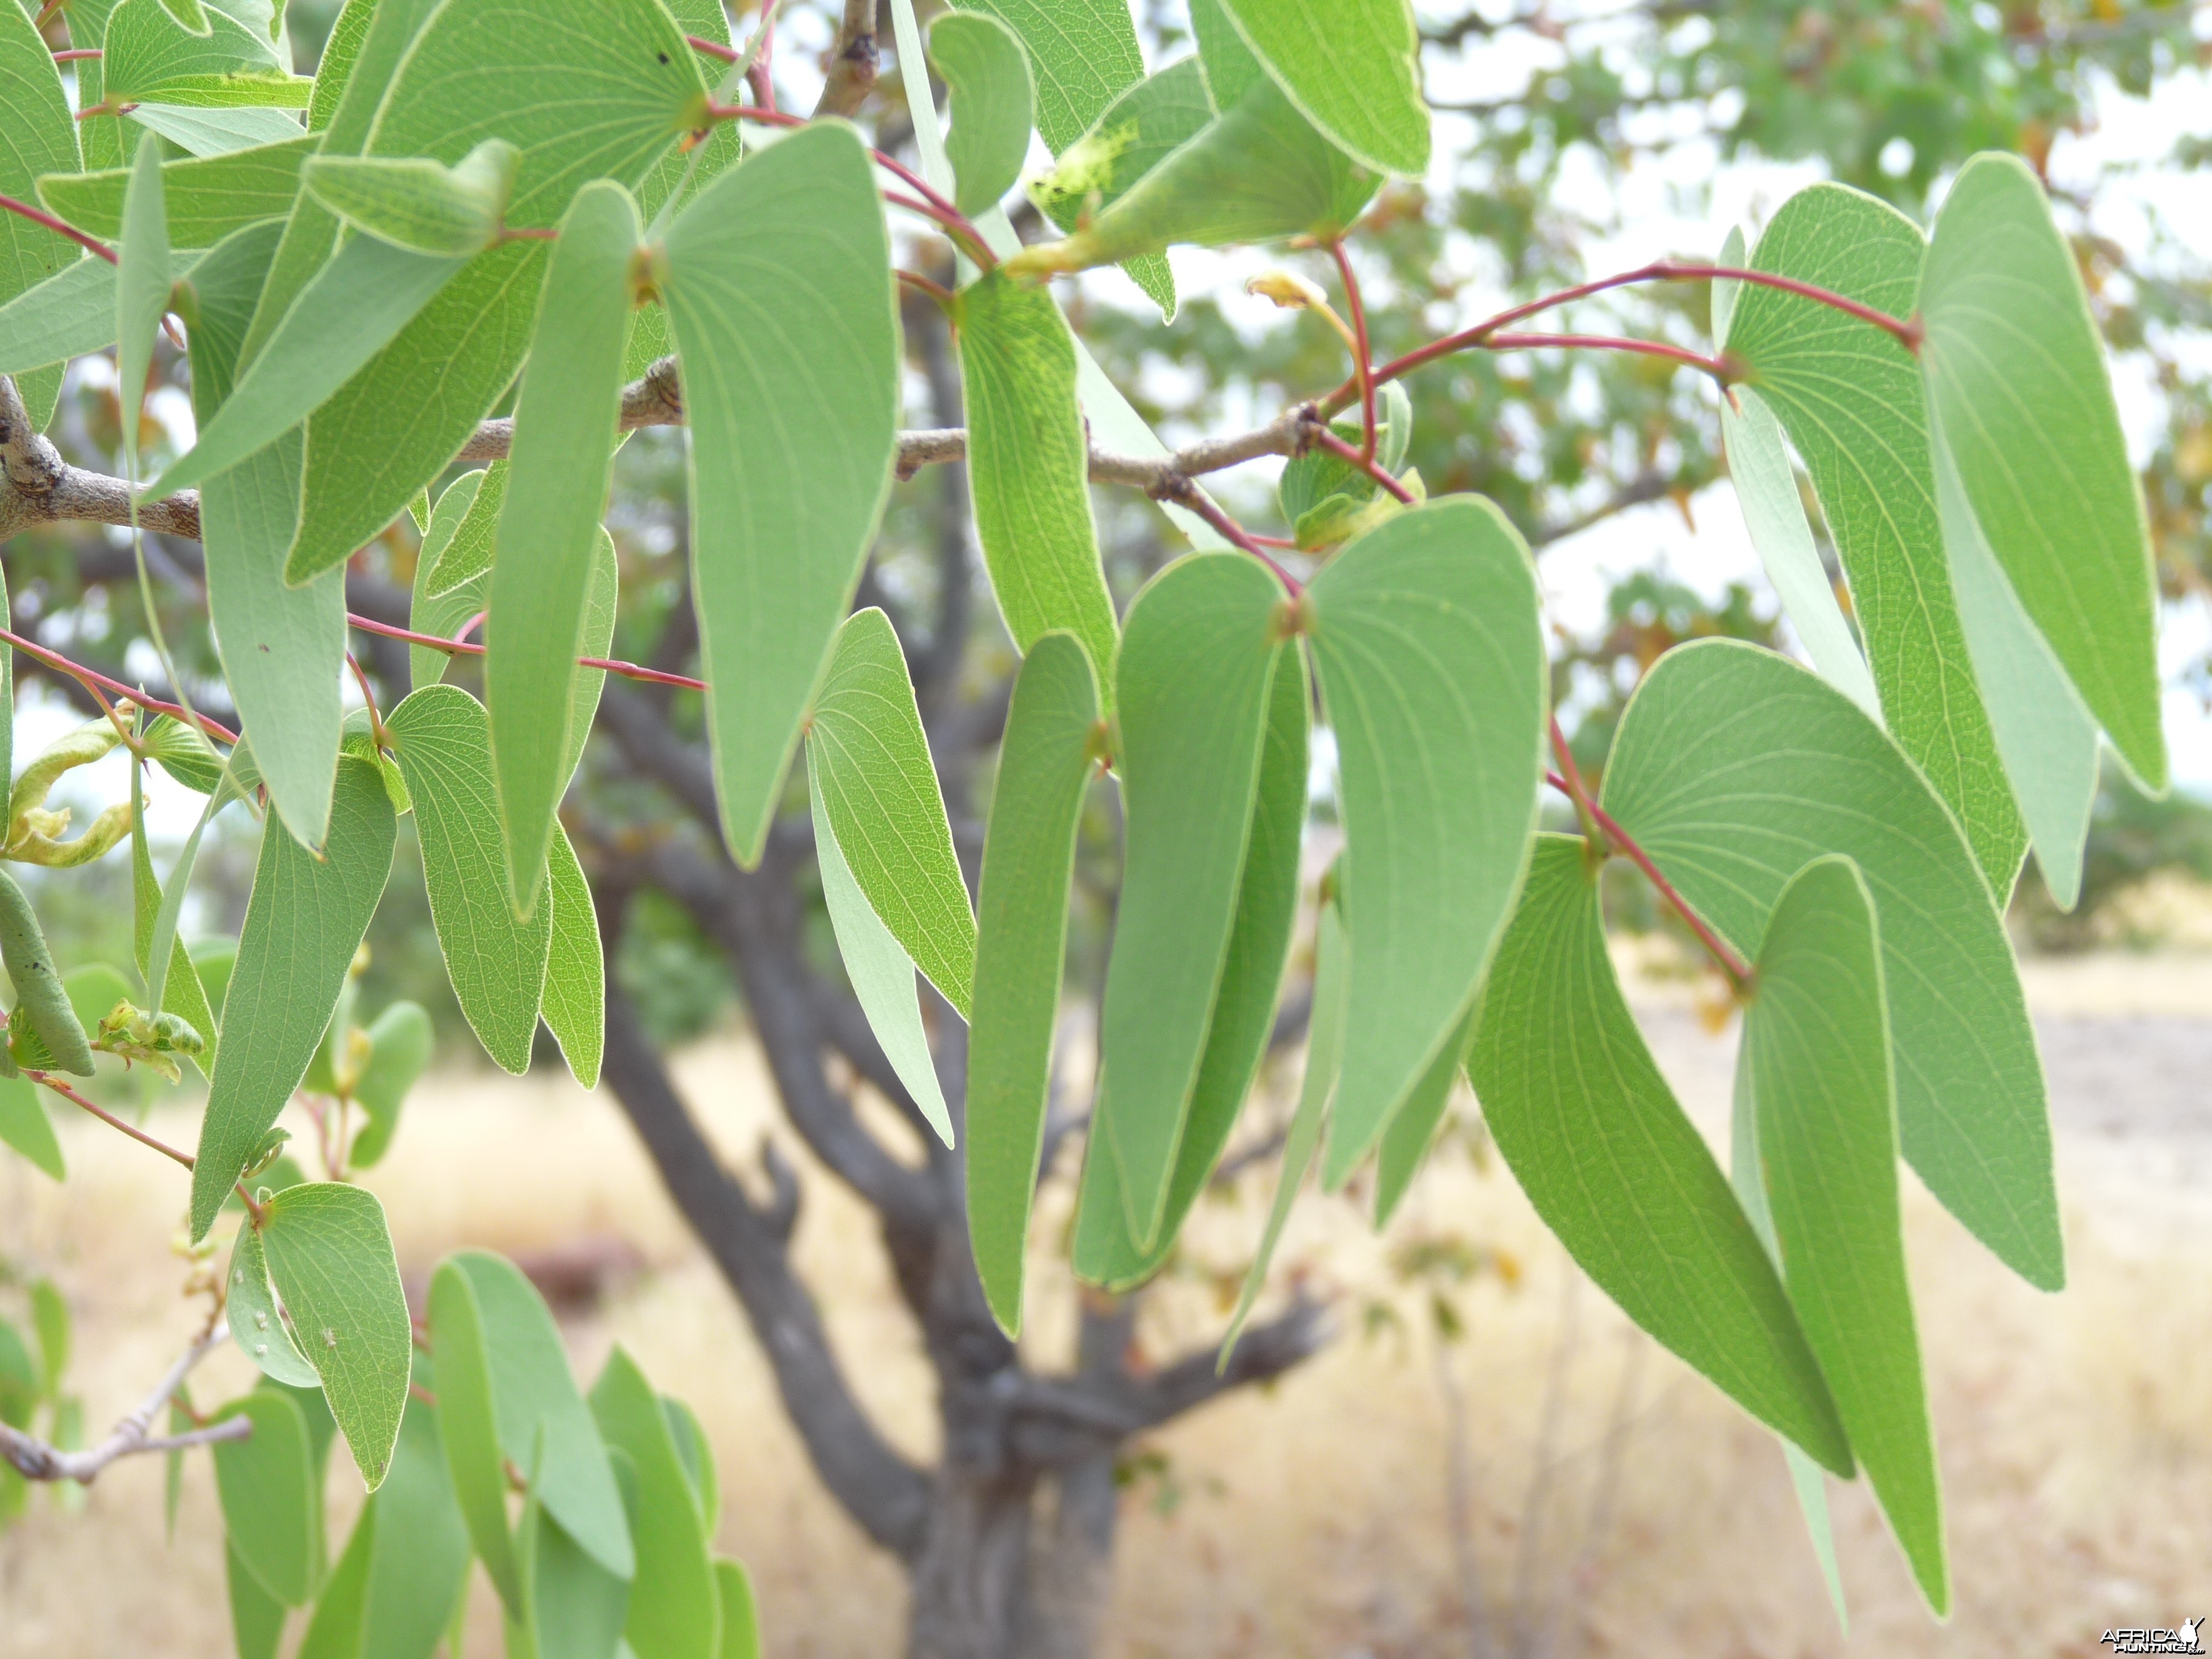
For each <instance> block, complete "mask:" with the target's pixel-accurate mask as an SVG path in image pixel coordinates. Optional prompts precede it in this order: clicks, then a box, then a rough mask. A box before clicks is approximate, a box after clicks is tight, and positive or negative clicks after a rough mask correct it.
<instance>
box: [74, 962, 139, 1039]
mask: <svg viewBox="0 0 2212 1659" xmlns="http://www.w3.org/2000/svg"><path fill="white" fill-rule="evenodd" d="M62 986H63V988H64V990H65V991H66V992H67V993H68V994H69V1000H70V1007H71V1008H72V1009H74V1010H75V1011H76V1017H77V1019H78V1021H79V1022H80V1023H81V1024H82V1025H83V1026H84V1028H85V1029H86V1030H92V1029H93V1027H94V1026H96V1025H98V1024H100V1020H101V1019H102V1018H105V1017H106V1013H107V1012H108V1010H110V1009H111V1008H112V1007H114V1006H115V1005H116V1004H117V1003H118V1002H121V1001H123V1000H126V999H127V998H128V997H129V996H130V994H131V981H129V980H127V979H125V977H124V976H123V972H122V970H121V969H118V968H111V967H110V966H108V964H107V963H104V962H88V963H84V964H83V965H82V966H81V967H76V968H72V969H70V970H69V972H68V973H66V974H64V975H62Z"/></svg>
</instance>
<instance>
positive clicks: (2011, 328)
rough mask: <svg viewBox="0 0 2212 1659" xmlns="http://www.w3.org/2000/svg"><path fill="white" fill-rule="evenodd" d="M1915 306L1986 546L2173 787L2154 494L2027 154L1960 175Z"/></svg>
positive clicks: (1936, 397) (2138, 749)
mask: <svg viewBox="0 0 2212 1659" xmlns="http://www.w3.org/2000/svg"><path fill="white" fill-rule="evenodd" d="M1920 312H1921V316H1922V319H1923V322H1924V323H1925V325H1926V328H1927V335H1926V338H1925V339H1924V340H1923V343H1922V345H1921V367H1922V369H1923V374H1924V375H1925V377H1926V381H1927V387H1928V398H1929V408H1930V410H1931V411H1932V413H1933V415H1934V416H1935V418H1936V422H1938V423H1939V424H1940V425H1941V427H1942V433H1943V439H1944V441H1945V443H1946V444H1947V445H1948V447H1949V448H1950V451H1951V454H1952V457H1953V459H1955V460H1956V461H1957V463H1958V469H1959V481H1960V484H1961V485H1962V486H1963V487H1964V493H1965V496H1966V501H1967V503H1968V504H1969V505H1971V506H1972V508H1973V510H1974V514H1975V516H1976V517H1977V518H1978V520H1980V521H1981V526H1982V532H1983V534H1984V536H1985V537H1986V538H1988V541H1989V545H1990V551H1991V552H1992V553H1993V554H1995V556H1996V562H1997V564H1998V565H1999V567H2000V568H2002V570H2003V571H2004V573H2005V574H2006V576H2007V577H2008V578H2009V579H2010V580H2011V583H2012V586H2013V590H2014V592H2016V593H2017V594H2018V595H2019V596H2020V603H2021V608H2022V609H2023V610H2024V611H2027V616H2028V618H2029V620H2030V621H2032V622H2033V623H2034V624H2035V626H2036V628H2037V629H2039V631H2040V632H2041V633H2042V635H2043V636H2044V637H2045V639H2046V640H2048V641H2050V643H2051V650H2052V653H2054V654H2055V655H2056V656H2057V659H2058V661H2059V663H2060V664H2061V665H2063V667H2064V668H2065V670H2066V672H2067V674H2068V675H2069V677H2070V678H2072V680H2073V682H2074V684H2075V686H2076V687H2077V688H2079V690H2080V691H2081V699H2082V701H2083V702H2085V703H2086V704H2087V706H2088V708H2089V712H2090V713H2091V714H2094V715H2095V716H2096V717H2097V719H2098V720H2099V721H2100V723H2101V724H2102V725H2103V726H2104V728H2105V729H2106V731H2107V732H2111V733H2112V744H2113V746H2114V747H2115V748H2116V749H2118V751H2119V754H2120V757H2121V758H2122V759H2123V760H2124V761H2125V762H2127V763H2128V765H2129V767H2130V769H2132V770H2133V771H2134V772H2135V774H2136V775H2137V776H2138V777H2140V778H2141V779H2142V781H2143V782H2144V783H2145V784H2146V785H2148V787H2150V788H2152V789H2154V790H2157V789H2163V788H2164V787H2166V738H2165V736H2164V734H2163V733H2162V732H2161V731H2160V726H2159V696H2160V688H2159V677H2158V642H2157V631H2158V586H2157V581H2156V578H2155V575H2154V572H2153V569H2152V565H2151V550H2150V537H2149V532H2148V529H2147V527H2146V526H2145V524H2144V520H2143V507H2142V490H2141V488H2140V486H2139V485H2138V484H2137V483H2136V476H2135V470H2134V468H2133V467H2132V466H2130V465H2129V462H2128V453H2127V445H2126V442H2125V441H2124V439H2123V437H2122V435H2121V433H2120V416H2119V409H2118V405H2117V404H2115V403H2114V402H2113V400H2112V376H2111V374H2110V372H2109V371H2108V370H2107V368H2106V362H2105V345H2104V341H2103V340H2102V338H2101V337H2100V336H2099V334H2098V331H2097V325H2096V321H2095V319H2093V318H2092V317H2091V315H2090V314H2089V302H2088V300H2087V296H2086V295H2084V294H2083V293H2082V290H2081V271H2080V270H2079V268H2078V267H2077V266H2076V264H2075V258H2074V252H2073V250H2072V249H2071V248H2069V246H2067V243H2066V240H2065V238H2064V237H2063V236H2061V235H2060V234H2059V232H2058V227H2057V225H2056V224H2055V223H2053V222H2052V221H2051V204H2050V203H2049V202H2047V201H2046V200H2045V198H2044V194H2043V187H2042V186H2041V185H2039V184H2038V183H2037V182H2036V179H2035V175H2034V174H2033V173H2031V172H2029V171H2028V169H2027V165H2026V163H2024V162H2022V161H2021V160H2020V158H2019V157H2017V156H2012V155H1978V156H1976V157H1975V158H1974V159H1973V160H1972V161H1969V162H1967V163H1966V166H1965V167H1962V168H1960V172H1959V177H1958V179H1957V181H1956V182H1955V183H1954V184H1953V185H1952V186H1951V191H1950V193H1949V194H1948V196H1946V197H1944V198H1943V210H1942V212H1941V213H1939V214H1938V215H1937V216H1936V231H1935V238H1934V240H1933V242H1932V243H1931V244H1930V246H1929V252H1928V264H1927V270H1926V274H1925V276H1924V277H1923V281H1922V283H1921V289H1920Z"/></svg>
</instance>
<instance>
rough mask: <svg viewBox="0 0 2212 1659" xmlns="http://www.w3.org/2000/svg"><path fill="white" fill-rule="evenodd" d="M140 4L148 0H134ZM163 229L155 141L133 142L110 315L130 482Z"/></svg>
mask: <svg viewBox="0 0 2212 1659" xmlns="http://www.w3.org/2000/svg"><path fill="white" fill-rule="evenodd" d="M137 3H139V4H140V5H148V4H150V3H152V0H137ZM173 285H174V283H173V278H172V277H171V276H170V274H169V230H168V221H167V210H166V209H165V208H164V207H163V206H162V203H161V143H160V142H159V141H158V140H156V141H155V142H154V143H148V144H142V145H141V146H139V150H138V159H137V162H136V163H135V164H133V166H132V167H131V182H130V185H129V186H128V187H127V188H126V189H125V191H124V198H123V240H122V244H121V246H119V247H118V249H117V250H116V265H115V315H116V329H117V335H116V337H117V340H118V344H117V346H116V348H115V374H116V387H117V396H118V398H121V400H122V404H123V421H122V426H123V454H124V460H125V466H126V467H127V469H128V471H129V475H130V477H131V482H132V483H137V478H138V427H139V410H140V408H141V406H142V405H143V404H144V402H145V399H146V375H147V371H148V370H149V368H151V367H152V366H153V362H154V336H155V334H157V333H159V332H160V331H161V314H162V313H164V312H166V311H167V310H168V308H169V291H170V289H171V288H172V287H173Z"/></svg>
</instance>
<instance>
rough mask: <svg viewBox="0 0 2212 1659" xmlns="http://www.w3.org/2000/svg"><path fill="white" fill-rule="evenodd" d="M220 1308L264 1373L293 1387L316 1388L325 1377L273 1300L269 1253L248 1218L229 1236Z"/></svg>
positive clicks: (242, 1347)
mask: <svg viewBox="0 0 2212 1659" xmlns="http://www.w3.org/2000/svg"><path fill="white" fill-rule="evenodd" d="M223 1313H224V1316H226V1317H227V1318H228V1320H229V1321H230V1340H232V1341H234V1342H235V1343H236V1344H237V1345H238V1346H239V1349H240V1352H243V1353H244V1354H245V1355H246V1358H248V1359H250V1360H252V1362H253V1364H254V1366H255V1368H256V1369H258V1370H259V1371H260V1372H261V1373H262V1374H263V1375H264V1376H273V1377H275V1378H276V1380H277V1381H278V1382H279V1383H290V1384H291V1385H292V1386H293V1387H294V1388H295V1389H319V1388H320V1387H322V1383H323V1379H322V1378H321V1377H320V1376H318V1375H317V1374H316V1371H315V1368H314V1367H313V1365H311V1364H308V1363H307V1356H306V1355H305V1354H303V1353H301V1352H300V1347H299V1344H298V1342H297V1341H296V1340H295V1338H294V1335H293V1332H292V1328H291V1325H290V1324H289V1322H288V1321H287V1320H286V1319H285V1317H284V1315H283V1310H280V1309H279V1308H278V1307H277V1305H276V1287H275V1285H273V1284H272V1283H271V1282H270V1278H269V1257H268V1254H267V1252H266V1251H264V1249H262V1248H261V1235H260V1233H259V1232H258V1231H257V1230H256V1229H255V1228H254V1227H253V1225H252V1224H251V1223H248V1224H247V1225H245V1226H242V1227H240V1229H239V1230H238V1237H236V1238H234V1239H233V1240H232V1241H231V1245H230V1271H229V1273H228V1275H227V1276H226V1277H225V1279H224V1280H223Z"/></svg>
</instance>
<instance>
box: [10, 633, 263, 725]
mask: <svg viewBox="0 0 2212 1659" xmlns="http://www.w3.org/2000/svg"><path fill="white" fill-rule="evenodd" d="M0 640H5V641H7V642H8V643H9V644H10V645H12V646H14V647H15V648H16V649H17V650H18V651H27V652H28V653H30V654H31V655H32V656H33V657H36V658H37V659H39V660H40V662H42V663H44V664H46V666H47V667H49V668H52V669H54V670H55V671H58V672H60V673H64V674H67V675H68V676H69V677H70V678H71V679H74V680H76V681H77V682H78V683H79V684H82V685H83V686H84V687H85V688H86V689H87V690H89V691H91V692H92V693H93V695H94V696H99V695H100V688H101V687H105V688H106V690H110V691H112V692H114V693H115V694H116V695H117V696H125V697H128V698H130V699H131V702H135V703H137V705H138V706H139V707H140V708H143V709H146V710H148V711H149V713H152V714H167V715H168V716H170V717H171V718H172V719H174V720H183V721H184V722H185V724H187V725H191V724H194V723H197V725H198V726H199V728H200V730H201V731H202V732H204V733H206V734H207V735H208V736H209V737H211V738H218V739H220V740H221V741H222V742H224V743H236V742H237V741H238V733H237V732H234V731H232V730H231V729H230V728H229V727H228V726H225V725H223V724H222V722H221V721H219V720H210V719H209V718H208V717H207V716H206V715H204V714H193V713H192V712H191V710H189V709H187V708H184V707H183V706H182V705H180V704H178V703H173V702H162V701H161V699H160V698H159V697H149V696H147V695H146V694H145V693H144V692H143V691H137V690H132V689H131V687H129V686H127V685H125V684H123V682H122V681H120V680H112V679H110V678H108V677H107V676H106V675H105V674H103V673H100V671H98V670H96V669H91V668H87V667H86V666H85V665H83V664H82V663H77V662H71V661H70V659H68V658H67V657H64V655H62V653H60V652H58V651H56V650H54V649H52V647H49V646H44V645H40V643H39V642H38V641H36V640H32V639H26V638H25V637H24V636H23V635H21V634H17V633H14V632H11V631H10V630H9V629H5V628H0Z"/></svg>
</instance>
